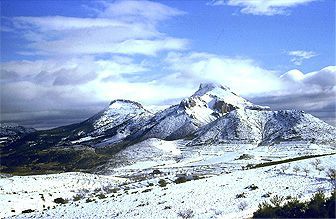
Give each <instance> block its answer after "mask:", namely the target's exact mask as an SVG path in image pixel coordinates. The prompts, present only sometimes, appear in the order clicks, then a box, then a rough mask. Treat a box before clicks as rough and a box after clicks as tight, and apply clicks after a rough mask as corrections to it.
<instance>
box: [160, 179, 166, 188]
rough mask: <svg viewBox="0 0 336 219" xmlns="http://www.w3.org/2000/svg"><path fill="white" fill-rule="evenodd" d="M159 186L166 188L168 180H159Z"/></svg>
mask: <svg viewBox="0 0 336 219" xmlns="http://www.w3.org/2000/svg"><path fill="white" fill-rule="evenodd" d="M159 185H160V186H161V187H165V186H166V185H167V182H166V180H164V179H160V180H159Z"/></svg>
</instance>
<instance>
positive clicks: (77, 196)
mask: <svg viewBox="0 0 336 219" xmlns="http://www.w3.org/2000/svg"><path fill="white" fill-rule="evenodd" d="M82 198H83V196H82V195H79V194H77V195H75V196H74V197H73V198H72V200H74V201H75V202H76V201H79V200H81V199H82Z"/></svg>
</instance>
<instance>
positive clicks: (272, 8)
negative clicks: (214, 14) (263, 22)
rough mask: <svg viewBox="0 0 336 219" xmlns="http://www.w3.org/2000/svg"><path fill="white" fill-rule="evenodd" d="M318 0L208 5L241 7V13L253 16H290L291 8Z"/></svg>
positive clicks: (234, 0) (227, 0)
mask: <svg viewBox="0 0 336 219" xmlns="http://www.w3.org/2000/svg"><path fill="white" fill-rule="evenodd" d="M313 1H316V0H250V1H246V0H212V1H210V2H208V5H212V6H218V5H229V6H237V7H241V8H242V9H241V10H240V12H241V13H244V14H253V15H267V16H272V15H288V14H289V13H290V11H289V10H288V9H289V8H292V7H296V6H298V5H304V4H308V3H310V2H313Z"/></svg>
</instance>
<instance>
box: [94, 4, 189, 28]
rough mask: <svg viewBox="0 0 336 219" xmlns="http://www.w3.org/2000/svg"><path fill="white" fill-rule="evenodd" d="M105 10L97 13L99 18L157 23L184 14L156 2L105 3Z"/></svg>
mask: <svg viewBox="0 0 336 219" xmlns="http://www.w3.org/2000/svg"><path fill="white" fill-rule="evenodd" d="M105 7H106V8H105V10H104V11H101V12H100V13H99V16H101V17H111V18H118V19H121V20H125V21H128V22H129V21H139V20H145V21H148V22H151V23H152V22H158V21H162V20H166V19H168V18H170V17H173V16H178V15H183V14H185V12H183V11H181V10H178V9H176V8H171V7H168V6H166V5H163V4H160V3H158V2H152V1H138V0H126V1H116V2H114V3H105Z"/></svg>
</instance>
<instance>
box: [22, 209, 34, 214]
mask: <svg viewBox="0 0 336 219" xmlns="http://www.w3.org/2000/svg"><path fill="white" fill-rule="evenodd" d="M32 212H34V210H32V209H27V210H23V211H22V213H23V214H27V213H32Z"/></svg>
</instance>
